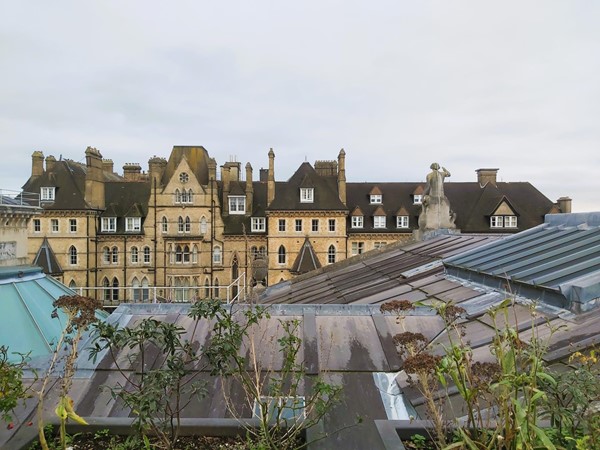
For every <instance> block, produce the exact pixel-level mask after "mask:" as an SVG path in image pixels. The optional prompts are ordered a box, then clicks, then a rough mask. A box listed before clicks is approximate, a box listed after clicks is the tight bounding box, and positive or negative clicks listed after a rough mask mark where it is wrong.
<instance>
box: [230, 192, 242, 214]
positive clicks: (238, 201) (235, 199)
mask: <svg viewBox="0 0 600 450" xmlns="http://www.w3.org/2000/svg"><path fill="white" fill-rule="evenodd" d="M245 213H246V197H244V196H243V195H231V196H229V214H245Z"/></svg>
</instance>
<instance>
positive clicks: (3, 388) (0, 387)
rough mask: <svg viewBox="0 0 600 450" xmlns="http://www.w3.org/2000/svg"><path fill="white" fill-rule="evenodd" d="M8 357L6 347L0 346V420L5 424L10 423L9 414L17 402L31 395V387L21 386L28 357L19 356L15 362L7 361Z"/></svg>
mask: <svg viewBox="0 0 600 450" xmlns="http://www.w3.org/2000/svg"><path fill="white" fill-rule="evenodd" d="M8 356H9V351H8V347H6V346H4V345H0V418H1V419H2V420H3V421H5V422H10V421H11V419H12V417H11V413H12V411H13V409H14V408H16V407H17V405H18V404H19V402H20V401H22V400H24V399H25V398H27V397H29V396H30V395H31V394H30V387H31V386H26V385H24V384H23V370H24V369H25V368H26V367H27V361H28V359H29V357H28V355H23V354H19V358H20V359H19V361H17V362H11V361H9V359H8Z"/></svg>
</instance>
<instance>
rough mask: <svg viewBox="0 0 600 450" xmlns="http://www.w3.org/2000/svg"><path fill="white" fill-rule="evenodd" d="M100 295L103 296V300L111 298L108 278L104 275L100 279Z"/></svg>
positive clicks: (106, 300)
mask: <svg viewBox="0 0 600 450" xmlns="http://www.w3.org/2000/svg"><path fill="white" fill-rule="evenodd" d="M102 288H103V289H102V296H103V297H104V301H105V302H110V299H111V290H110V282H109V281H108V278H106V277H104V279H103V280H102Z"/></svg>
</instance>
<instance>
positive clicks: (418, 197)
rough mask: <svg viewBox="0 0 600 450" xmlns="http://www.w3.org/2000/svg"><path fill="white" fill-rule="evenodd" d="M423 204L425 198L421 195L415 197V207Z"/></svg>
mask: <svg viewBox="0 0 600 450" xmlns="http://www.w3.org/2000/svg"><path fill="white" fill-rule="evenodd" d="M422 203H423V196H422V195H421V194H415V195H413V205H420V204H422Z"/></svg>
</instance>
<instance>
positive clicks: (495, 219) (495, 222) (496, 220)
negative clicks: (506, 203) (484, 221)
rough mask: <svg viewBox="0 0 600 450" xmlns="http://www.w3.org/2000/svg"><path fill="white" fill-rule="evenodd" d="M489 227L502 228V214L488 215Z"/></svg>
mask: <svg viewBox="0 0 600 450" xmlns="http://www.w3.org/2000/svg"><path fill="white" fill-rule="evenodd" d="M490 228H504V216H490Z"/></svg>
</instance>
